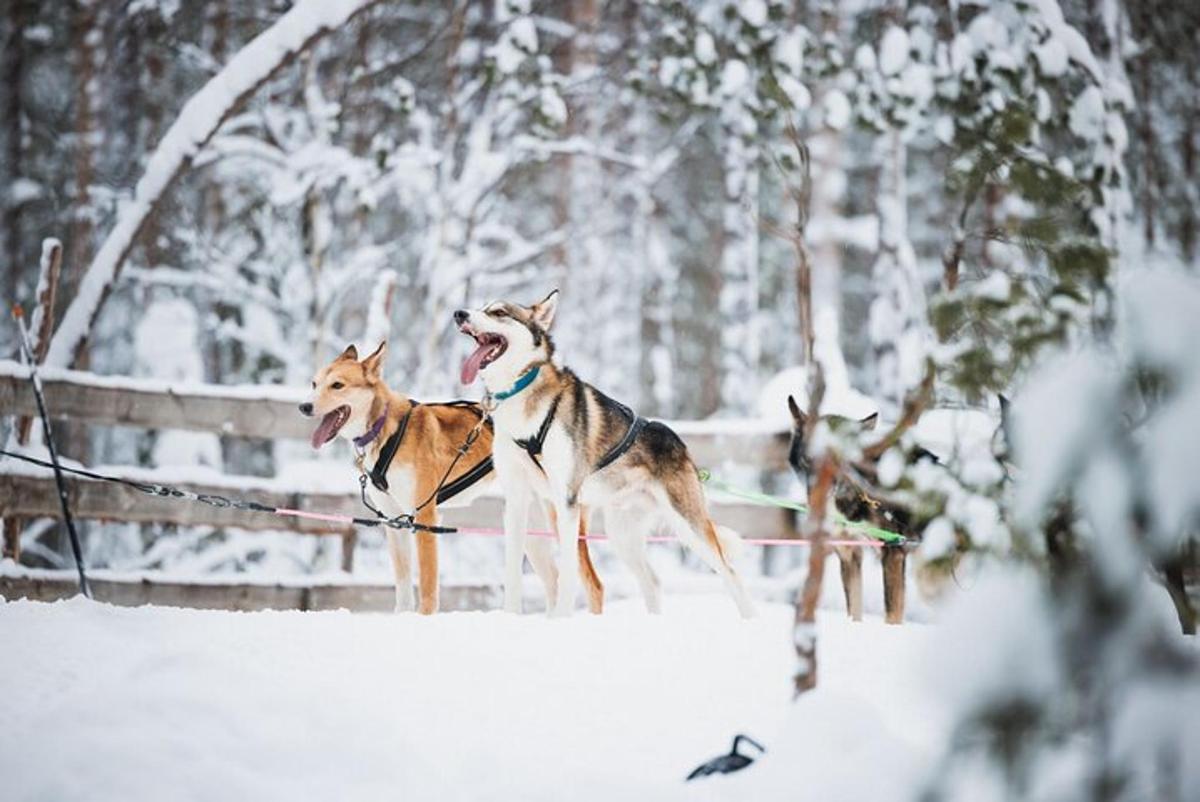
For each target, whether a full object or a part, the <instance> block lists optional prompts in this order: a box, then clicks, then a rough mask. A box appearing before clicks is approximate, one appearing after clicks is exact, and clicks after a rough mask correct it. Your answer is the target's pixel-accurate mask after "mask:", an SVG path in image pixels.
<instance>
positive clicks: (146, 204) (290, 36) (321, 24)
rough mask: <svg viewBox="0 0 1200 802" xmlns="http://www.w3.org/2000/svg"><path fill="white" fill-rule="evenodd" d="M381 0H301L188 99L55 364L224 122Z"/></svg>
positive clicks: (71, 311) (93, 268)
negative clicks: (165, 200)
mask: <svg viewBox="0 0 1200 802" xmlns="http://www.w3.org/2000/svg"><path fill="white" fill-rule="evenodd" d="M378 2H379V0H299V2H297V3H296V5H294V6H293V7H292V8H291V9H290V10H289V11H288V12H287V13H286V14H284V15H283V16H282V17H280V18H279V19H278V20H277V21H276V22H275V23H274V24H273V25H272V26H271V27H270V28H268V29H267V30H266V31H264V32H263V33H261V34H259V35H258V36H256V37H255V38H254V39H253V40H251V41H250V43H249V44H248V45H246V46H245V47H244V48H242V49H241V50H240V51H239V52H238V53H237V54H236V55H235V56H234V57H233V58H232V59H230V61H229V63H228V64H226V65H225V67H224V68H223V69H222V70H221V71H220V72H219V73H217V74H216V75H215V76H213V78H212V79H211V80H210V81H209V82H208V83H207V84H205V85H204V87H203V88H202V89H201V90H200V91H199V92H197V93H196V94H195V95H194V96H193V97H192V98H191V99H190V100H189V101H188V102H187V103H186V104H185V105H184V107H183V110H182V111H180V113H179V116H178V117H177V118H176V119H175V122H174V123H172V125H171V127H170V128H169V129H168V130H167V133H166V134H165V135H164V136H163V138H162V141H161V142H160V143H159V144H158V147H157V148H156V149H155V151H154V153H153V154H151V156H150V158H149V160H148V161H147V163H146V170H145V172H144V173H143V174H142V177H141V179H140V180H139V181H138V183H137V187H136V188H135V189H134V193H133V198H132V199H131V200H130V201H129V202H128V203H127V204H125V205H124V206H123V207H122V208H121V210H120V212H119V213H118V215H117V222H116V225H114V226H113V228H112V230H111V231H110V232H109V234H108V236H107V237H106V238H105V240H104V243H103V244H102V245H101V246H100V249H99V250H98V251H97V252H96V255H95V257H94V258H93V259H92V262H91V264H90V265H89V266H88V269H87V272H86V274H85V275H84V277H83V280H82V282H80V285H79V289H78V292H77V294H76V296H75V298H74V300H72V302H71V305H70V306H69V307H68V308H67V311H66V314H65V315H64V316H63V320H62V324H61V325H60V326H59V328H58V332H57V334H56V335H55V337H54V340H53V341H52V342H51V344H50V350H49V353H48V354H47V356H46V362H47V364H49V365H53V366H57V367H67V366H69V365H70V364H71V363H72V362H73V361H74V360H75V357H76V354H77V353H78V351H79V349H80V348H81V347H82V345H83V344H84V343H85V342H86V340H87V336H88V332H89V331H90V330H91V328H92V325H93V324H94V322H95V320H96V317H97V315H98V314H99V313H100V308H101V307H102V306H103V304H104V301H105V299H106V298H107V297H108V294H109V292H110V291H111V289H112V284H113V280H114V279H115V278H116V277H117V275H118V273H119V272H120V270H121V266H122V265H123V264H124V262H125V259H126V257H128V255H129V252H130V251H131V250H132V248H133V245H134V243H135V242H136V240H137V238H138V235H139V234H140V233H141V232H142V230H143V229H144V228H145V226H146V224H147V222H148V221H149V219H150V218H151V216H152V215H153V213H154V211H155V210H156V209H157V208H158V207H159V205H160V204H161V203H162V200H163V197H164V196H165V195H166V193H167V191H168V190H169V189H170V188H171V186H172V185H173V184H174V183H175V181H176V180H177V179H178V178H179V176H181V175H182V174H183V173H184V172H186V171H187V170H188V168H189V167H190V166H191V164H192V162H193V160H194V159H195V158H196V156H197V155H198V154H199V153H200V151H201V150H202V149H203V148H204V146H205V145H207V144H208V142H209V141H210V140H211V139H212V138H213V136H214V135H215V134H216V132H217V130H218V129H219V128H220V127H221V124H222V123H224V122H225V120H227V119H229V117H230V116H232V115H233V114H234V113H235V112H236V111H237V110H238V109H239V108H241V106H242V104H243V103H245V102H246V100H247V99H249V98H250V97H251V96H252V95H253V94H254V93H255V92H256V91H257V90H258V89H259V87H261V86H262V85H263V84H265V83H266V82H267V81H268V80H270V79H271V77H272V76H274V75H275V74H276V73H278V72H279V70H281V69H282V68H283V67H285V66H286V65H288V64H290V63H291V62H292V60H293V59H295V58H296V56H298V55H299V54H300V53H303V52H304V51H305V50H307V49H308V48H310V47H312V45H313V44H314V43H316V42H317V41H318V40H320V39H321V38H322V37H323V36H325V35H327V34H329V33H330V32H331V31H334V30H336V29H338V28H339V27H341V26H342V25H344V24H345V23H346V22H347V21H348V20H349V19H350V18H351V17H353V16H354V15H356V14H358V13H361V12H362V11H364V10H365V9H367V8H369V7H371V6H372V5H375V4H376V3H378Z"/></svg>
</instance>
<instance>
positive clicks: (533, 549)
mask: <svg viewBox="0 0 1200 802" xmlns="http://www.w3.org/2000/svg"><path fill="white" fill-rule="evenodd" d="M544 509H545V511H546V521H547V522H548V523H549V524H550V529H551V530H552V531H553V532H556V533H557V532H558V522H557V520H556V518H555V515H554V506H553V505H552V504H545V505H544ZM525 556H526V557H528V558H529V564H530V565H531V566H532V567H533V572H534V573H535V574H537V575H538V579H540V580H542V587H543V588H545V590H546V612H553V611H554V604H555V602H557V601H558V566H557V565H555V563H554V540H553V539H552V538H548V537H541V536H535V535H528V536H527V537H526V540H525Z"/></svg>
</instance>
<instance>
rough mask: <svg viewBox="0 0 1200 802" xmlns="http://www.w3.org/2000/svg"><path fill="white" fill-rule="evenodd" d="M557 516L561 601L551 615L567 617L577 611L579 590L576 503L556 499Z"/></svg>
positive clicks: (555, 605)
mask: <svg viewBox="0 0 1200 802" xmlns="http://www.w3.org/2000/svg"><path fill="white" fill-rule="evenodd" d="M554 511H555V519H556V522H557V528H558V601H556V602H555V604H554V607H553V609H551V610H550V611H549V612H550V614H551V615H553V616H555V617H559V618H567V617H569V616H570V615H571V614H572V613H574V612H575V596H576V595H577V594H578V592H579V548H578V545H577V543H576V541H578V540H579V516H580V508H579V504H578V503H577V502H573V501H572V500H570V499H564V500H556V501H555V503H554Z"/></svg>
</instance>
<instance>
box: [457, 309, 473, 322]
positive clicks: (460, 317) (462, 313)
mask: <svg viewBox="0 0 1200 802" xmlns="http://www.w3.org/2000/svg"><path fill="white" fill-rule="evenodd" d="M470 316H471V313H470V312H468V311H467V310H465V309H459V310H458V311H456V312H455V313H454V322H455V323H457V324H458V325H459V326H461V325H462V324H464V323H466V322H467V318H469V317H470Z"/></svg>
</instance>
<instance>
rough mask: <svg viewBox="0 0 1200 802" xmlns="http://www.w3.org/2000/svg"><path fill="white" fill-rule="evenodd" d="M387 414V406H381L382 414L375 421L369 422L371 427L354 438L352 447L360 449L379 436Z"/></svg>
mask: <svg viewBox="0 0 1200 802" xmlns="http://www.w3.org/2000/svg"><path fill="white" fill-rule="evenodd" d="M387 416H388V407H386V406H385V407H384V408H383V414H382V415H380V416H379V417H378V418H376V419H375V422H374V423H373V424H371V428H370V429H367V433H366V434H364V435H363V436H362V437H356V438H354V447H355V448H359V449H362V448H366V447H367V446H369V445H370V444H371V442H372V441H373V440H374V439H375V438H376V437H378V436H379V433H380V432H382V431H383V424H385V423H387Z"/></svg>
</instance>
